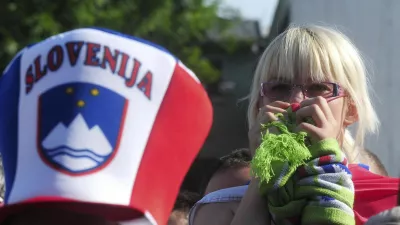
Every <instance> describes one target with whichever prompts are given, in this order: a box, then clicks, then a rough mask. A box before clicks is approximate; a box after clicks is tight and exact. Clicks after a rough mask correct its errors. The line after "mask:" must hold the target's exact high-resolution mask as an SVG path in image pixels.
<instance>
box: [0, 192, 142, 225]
mask: <svg viewBox="0 0 400 225" xmlns="http://www.w3.org/2000/svg"><path fill="white" fill-rule="evenodd" d="M37 208H57V209H60V210H66V211H71V212H76V213H80V214H86V215H92V216H98V217H101V218H104V219H105V220H108V221H129V220H134V219H137V218H141V217H143V216H144V213H143V212H142V211H141V210H139V209H135V208H132V207H129V206H125V205H113V204H104V203H97V202H82V201H77V200H74V199H69V198H61V197H37V198H31V199H28V200H25V201H22V202H18V203H15V204H9V205H3V206H2V207H0V223H1V222H3V221H5V220H6V219H7V218H9V217H11V216H15V215H18V214H20V213H22V212H24V211H26V210H30V209H37Z"/></svg>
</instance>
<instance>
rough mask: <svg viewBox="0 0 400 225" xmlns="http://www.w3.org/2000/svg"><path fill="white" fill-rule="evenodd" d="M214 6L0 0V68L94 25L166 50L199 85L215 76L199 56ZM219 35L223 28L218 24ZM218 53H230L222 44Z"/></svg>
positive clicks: (171, 0)
mask: <svg viewBox="0 0 400 225" xmlns="http://www.w3.org/2000/svg"><path fill="white" fill-rule="evenodd" d="M218 5H219V4H218V2H213V3H211V4H204V1H203V0H147V1H145V0H84V1H82V0H63V1H51V0H2V1H0V46H1V48H0V58H1V61H0V67H1V68H4V67H5V66H6V65H7V63H8V61H9V60H10V59H11V58H12V57H13V55H14V54H15V53H16V52H17V51H18V50H19V49H21V48H23V47H24V46H26V45H28V44H31V43H34V42H37V41H40V40H42V39H44V38H46V37H48V36H51V35H54V34H57V33H60V32H64V31H67V30H71V29H74V28H78V27H88V26H97V27H105V28H109V29H113V30H116V31H119V32H122V33H126V34H130V35H134V36H138V37H141V38H144V39H147V40H150V41H153V42H155V43H157V44H160V45H162V46H164V47H165V48H167V49H168V50H170V51H171V52H172V53H173V54H175V55H176V56H177V57H178V58H180V59H181V60H182V61H183V62H184V63H185V64H186V65H187V66H188V67H189V68H191V69H193V70H194V72H195V73H196V74H197V75H198V76H199V78H200V79H201V80H202V81H203V82H205V83H211V82H214V81H215V80H217V79H218V76H219V73H220V72H219V71H218V70H217V69H216V68H214V67H213V66H212V64H211V63H210V62H209V61H208V60H207V59H206V58H204V56H203V53H202V49H201V47H200V46H201V44H202V43H204V42H206V41H207V36H206V34H207V31H208V30H209V29H210V28H212V27H214V26H215V24H217V23H218V21H220V20H219V18H218V17H217V8H218ZM219 25H220V26H222V27H219V29H220V30H221V32H222V33H223V31H224V30H226V29H227V28H228V26H229V24H227V23H219ZM223 43H224V46H223V47H224V48H226V49H227V50H232V49H233V48H234V45H235V43H234V41H232V39H229V38H228V39H227V41H225V42H223Z"/></svg>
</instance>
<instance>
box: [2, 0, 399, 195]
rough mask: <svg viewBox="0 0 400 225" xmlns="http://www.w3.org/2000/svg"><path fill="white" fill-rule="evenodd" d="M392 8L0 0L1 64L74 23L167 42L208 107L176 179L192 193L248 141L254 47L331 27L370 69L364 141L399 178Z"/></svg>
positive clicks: (228, 0) (255, 0) (321, 2)
mask: <svg viewBox="0 0 400 225" xmlns="http://www.w3.org/2000/svg"><path fill="white" fill-rule="evenodd" d="M399 12H400V1H398V0H385V1H378V0H352V1H349V0H335V1H332V0H221V1H212V0H147V1H144V0H85V1H81V0H63V1H50V0H2V1H0V46H1V47H0V58H1V60H0V66H1V68H3V69H4V67H5V66H6V64H7V63H8V61H9V60H10V59H11V57H12V56H13V55H14V54H16V53H17V52H18V51H19V50H20V49H21V48H22V47H23V46H26V45H28V44H30V43H34V42H37V41H39V40H42V39H43V38H46V37H48V36H51V35H54V34H57V33H60V32H63V31H67V30H70V29H74V28H78V27H90V26H97V27H106V28H110V29H114V30H117V31H120V32H123V33H127V34H131V35H135V36H138V37H141V38H145V39H148V40H150V41H153V42H155V43H157V44H160V45H162V46H164V47H166V48H167V49H169V50H170V51H171V52H172V53H174V54H175V55H176V56H177V57H178V58H180V59H181V60H182V61H183V62H184V63H185V64H186V65H187V66H188V67H189V68H191V69H192V70H193V71H194V72H195V73H196V74H197V76H198V77H199V78H200V79H201V81H202V82H203V84H204V86H205V87H206V89H207V91H208V93H209V96H210V98H211V100H212V103H213V106H214V124H213V128H212V131H211V133H210V135H209V137H208V139H207V142H206V143H205V145H204V147H203V149H202V151H201V152H200V154H199V156H198V157H197V159H196V161H195V162H194V164H193V166H192V168H191V170H190V171H189V173H188V175H187V177H186V179H185V181H184V184H183V188H184V189H186V190H191V191H197V190H198V189H199V188H201V187H202V185H204V184H203V177H207V173H210V172H212V171H213V166H214V165H215V163H216V160H217V159H218V158H219V157H221V156H223V155H225V154H227V153H229V152H230V151H232V150H234V149H237V148H241V147H247V146H248V143H247V129H248V128H247V124H246V108H247V101H246V100H245V99H244V98H245V97H246V95H247V94H248V91H249V87H250V82H251V77H252V72H253V69H254V67H255V64H256V61H257V58H258V57H259V55H260V54H261V52H262V51H263V49H265V47H266V46H267V45H268V44H269V42H270V41H271V40H272V39H273V38H274V37H276V35H278V34H279V33H280V32H282V31H283V30H285V29H286V28H287V27H288V26H289V25H290V24H306V23H312V24H319V25H328V26H334V27H337V28H338V29H339V30H341V31H342V32H343V33H345V34H346V35H348V36H349V37H350V38H351V39H352V41H354V43H355V45H356V46H357V47H358V48H359V49H360V51H361V53H362V54H363V56H364V57H365V59H366V62H367V66H368V69H369V72H370V73H371V74H372V79H371V83H372V87H373V89H374V90H375V92H373V97H374V99H373V101H374V104H375V107H376V110H377V112H378V115H379V117H380V119H381V122H382V125H381V129H380V133H379V135H375V136H371V137H368V138H367V140H366V147H367V148H368V149H369V150H371V151H373V152H374V153H376V154H377V155H378V156H379V158H380V159H381V160H382V162H383V163H384V165H385V166H386V168H387V170H388V171H389V173H390V175H393V176H398V175H399V171H400V162H398V159H400V157H398V156H400V153H399V150H398V149H399V147H398V146H397V144H396V139H397V138H399V139H400V136H399V135H398V133H397V132H396V130H397V128H398V127H400V117H397V113H400V107H399V106H398V101H399V99H400V88H399V87H400V86H399V85H400V76H399V75H397V73H398V71H400V51H399V50H400V47H399V45H398V39H399V35H400V14H399ZM398 109H399V110H398ZM396 112H397V113H396ZM393 113H394V114H393Z"/></svg>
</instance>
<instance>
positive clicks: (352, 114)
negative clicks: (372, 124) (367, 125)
mask: <svg viewBox="0 0 400 225" xmlns="http://www.w3.org/2000/svg"><path fill="white" fill-rule="evenodd" d="M357 121H358V112H357V107H356V105H355V104H354V102H353V101H351V102H349V103H348V108H347V112H346V115H345V117H344V120H343V125H344V126H345V127H348V126H350V125H352V124H353V123H355V122H357Z"/></svg>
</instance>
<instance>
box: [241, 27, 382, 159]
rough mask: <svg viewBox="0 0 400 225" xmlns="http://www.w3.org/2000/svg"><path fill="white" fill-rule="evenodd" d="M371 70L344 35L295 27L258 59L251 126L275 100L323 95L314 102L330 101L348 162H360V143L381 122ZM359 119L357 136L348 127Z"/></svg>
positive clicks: (280, 37) (251, 92) (324, 30)
mask: <svg viewBox="0 0 400 225" xmlns="http://www.w3.org/2000/svg"><path fill="white" fill-rule="evenodd" d="M366 73H367V72H366V68H365V66H364V63H363V60H362V58H361V56H360V53H359V52H358V50H357V48H356V47H355V46H354V45H353V44H352V43H351V41H350V40H349V39H348V38H347V37H346V36H345V35H343V34H342V33H340V32H338V31H336V30H334V29H330V28H325V27H320V26H294V27H290V28H289V29H287V30H286V31H285V32H283V33H282V34H280V35H279V36H278V37H277V38H275V39H274V40H273V41H272V43H271V44H270V45H269V47H268V48H267V49H266V50H265V51H264V53H263V55H262V56H261V58H260V60H259V62H258V65H257V67H256V70H255V74H254V78H253V84H252V87H251V91H250V96H249V97H250V104H249V108H248V123H249V126H250V128H251V127H252V126H254V125H256V124H257V123H258V122H259V121H258V119H257V116H258V113H259V110H260V108H261V107H264V106H266V105H270V104H271V103H273V102H275V101H283V102H286V103H285V104H286V105H287V104H288V103H295V102H302V101H303V100H307V99H309V98H313V97H315V96H320V97H319V98H317V97H315V99H313V100H316V101H315V102H316V105H321V104H328V107H329V108H330V111H331V112H332V116H333V118H334V119H335V120H336V122H337V124H338V127H339V128H338V131H337V137H336V138H337V140H338V142H339V144H340V145H341V146H342V149H343V151H344V152H345V153H346V155H347V158H348V159H349V162H350V163H355V162H359V159H358V158H357V156H358V155H359V154H358V152H357V151H358V150H356V149H358V148H356V147H362V145H363V140H364V136H365V134H366V133H367V132H371V133H374V132H375V131H376V130H377V127H378V125H379V121H378V117H377V115H376V113H375V110H374V108H373V106H372V103H371V100H370V96H369V91H368V84H369V83H368V79H367V74H366ZM321 83H322V84H321ZM293 85H296V86H295V87H294V86H293ZM300 85H302V87H301V88H300V87H299V86H300ZM321 97H322V98H321ZM326 102H327V103H326ZM319 108H321V107H319ZM355 122H358V124H357V125H358V127H357V132H356V138H355V140H354V139H353V137H352V136H351V134H350V132H349V131H348V130H347V127H348V126H349V125H351V124H353V123H355Z"/></svg>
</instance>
